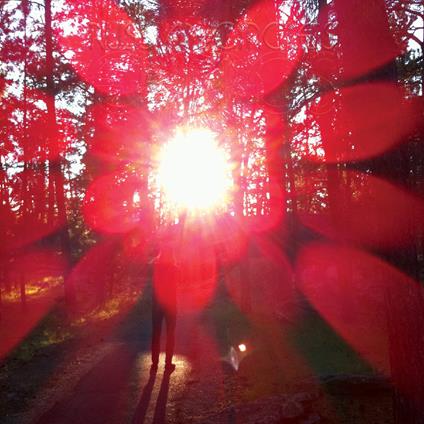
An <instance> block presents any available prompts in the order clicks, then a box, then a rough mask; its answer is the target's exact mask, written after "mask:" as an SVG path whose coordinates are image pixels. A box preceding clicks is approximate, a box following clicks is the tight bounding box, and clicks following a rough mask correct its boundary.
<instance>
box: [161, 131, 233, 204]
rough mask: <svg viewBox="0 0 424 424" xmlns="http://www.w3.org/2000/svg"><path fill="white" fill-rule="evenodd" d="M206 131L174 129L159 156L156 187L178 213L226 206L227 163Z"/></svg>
mask: <svg viewBox="0 0 424 424" xmlns="http://www.w3.org/2000/svg"><path fill="white" fill-rule="evenodd" d="M216 137H217V136H216V134H215V133H214V132H212V131H211V130H209V129H206V128H190V129H187V128H184V129H178V130H177V131H176V133H175V136H174V137H173V138H172V139H171V140H170V141H169V142H168V143H167V144H166V145H165V146H164V147H163V149H162V150H161V152H160V155H159V170H158V177H159V184H160V186H161V189H162V191H163V193H164V195H165V196H166V201H167V202H168V203H170V204H172V205H173V206H174V207H176V208H178V209H185V210H188V211H211V210H213V209H216V208H219V207H222V206H224V205H225V204H226V203H227V202H228V197H229V193H230V189H231V186H232V179H231V169H230V162H229V160H228V155H227V153H226V151H225V150H224V149H223V148H222V147H220V146H219V145H218V142H217V140H216Z"/></svg>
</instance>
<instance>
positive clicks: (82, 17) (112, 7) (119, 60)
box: [57, 0, 147, 95]
mask: <svg viewBox="0 0 424 424" xmlns="http://www.w3.org/2000/svg"><path fill="white" fill-rule="evenodd" d="M58 18H59V20H60V25H59V28H58V29H57V37H58V40H59V43H60V46H61V48H62V51H63V53H64V55H65V56H66V57H68V58H69V59H70V61H71V63H72V65H73V66H74V67H75V69H76V71H77V72H78V74H79V75H80V76H81V77H82V79H84V80H85V81H86V82H87V83H89V84H91V85H93V86H94V87H95V88H96V89H97V90H99V91H101V92H102V93H105V94H112V95H128V94H136V93H144V91H145V83H146V75H145V60H146V56H147V53H146V47H145V45H144V41H143V36H142V34H140V33H139V32H138V31H137V29H136V25H135V24H134V23H133V22H132V21H131V19H130V18H129V17H128V15H127V14H126V13H125V11H124V10H123V9H121V8H120V7H119V6H117V4H116V2H114V1H112V0H105V1H102V2H94V3H92V2H90V3H88V4H85V3H81V2H79V1H77V0H68V2H67V5H66V8H64V9H63V11H62V12H61V13H60V14H59V17H58Z"/></svg>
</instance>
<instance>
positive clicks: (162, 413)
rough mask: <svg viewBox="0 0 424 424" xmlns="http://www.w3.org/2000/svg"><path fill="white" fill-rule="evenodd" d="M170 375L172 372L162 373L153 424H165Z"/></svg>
mask: <svg viewBox="0 0 424 424" xmlns="http://www.w3.org/2000/svg"><path fill="white" fill-rule="evenodd" d="M171 373H172V371H167V370H165V372H164V373H163V378H162V383H161V385H160V389H159V394H158V398H157V401H156V407H155V414H154V416H153V424H164V423H166V404H167V402H168V392H169V380H170V378H171Z"/></svg>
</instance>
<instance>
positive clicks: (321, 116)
mask: <svg viewBox="0 0 424 424" xmlns="http://www.w3.org/2000/svg"><path fill="white" fill-rule="evenodd" d="M417 112H418V108H416V107H415V105H414V104H412V103H411V102H410V101H408V100H405V93H404V90H402V89H401V88H400V87H399V86H396V85H394V84H387V83H378V84H377V83H375V84H360V85H355V86H353V87H348V88H343V89H341V90H340V91H339V92H337V93H336V92H333V91H332V92H330V93H328V94H325V95H323V97H322V98H321V99H320V100H319V101H318V102H316V103H315V104H313V105H312V107H311V109H310V115H309V116H308V117H307V119H306V120H305V121H304V126H305V128H304V130H305V136H306V137H307V139H309V137H312V136H313V134H312V131H311V127H317V128H318V132H319V134H320V137H319V138H321V141H320V143H319V146H317V147H316V148H311V149H304V146H303V145H302V146H301V148H299V149H298V151H299V153H300V154H302V155H306V156H308V157H309V158H310V159H312V160H316V161H320V162H329V163H335V162H347V161H354V160H361V159H367V158H371V157H374V156H376V155H379V154H381V153H383V152H385V151H387V150H389V149H390V148H392V147H393V146H395V145H396V144H397V143H400V142H402V141H404V139H405V136H407V135H408V134H410V133H411V132H412V130H414V129H415V127H416V124H417V122H418V113H417ZM299 130H303V129H302V128H299ZM320 150H321V152H320Z"/></svg>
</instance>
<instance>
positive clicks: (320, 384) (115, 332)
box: [0, 288, 392, 424]
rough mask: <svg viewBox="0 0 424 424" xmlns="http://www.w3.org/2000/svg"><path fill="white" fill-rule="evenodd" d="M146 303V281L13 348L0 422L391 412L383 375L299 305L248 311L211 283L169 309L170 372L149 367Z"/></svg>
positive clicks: (275, 418) (367, 418)
mask: <svg viewBox="0 0 424 424" xmlns="http://www.w3.org/2000/svg"><path fill="white" fill-rule="evenodd" d="M150 306H151V304H150V295H149V288H146V290H145V291H144V293H143V295H142V296H141V297H140V300H139V301H138V302H137V304H135V305H134V306H133V308H131V309H130V310H129V311H127V312H126V313H125V314H118V315H117V316H115V317H114V318H113V319H108V320H103V321H101V322H97V323H95V324H92V325H91V326H88V327H87V328H85V329H84V331H81V332H80V333H78V334H77V335H74V336H73V337H69V338H68V339H64V340H63V341H62V342H60V343H55V344H52V345H46V346H44V347H43V348H40V349H34V351H33V352H32V354H28V347H27V348H26V349H27V350H26V351H25V352H24V353H23V352H22V347H21V348H18V349H16V350H15V351H14V353H13V354H11V355H10V356H9V357H8V358H7V359H6V360H5V361H3V364H2V368H1V372H0V385H1V386H0V388H1V392H2V393H3V394H2V396H4V399H3V400H2V401H1V403H0V408H1V409H0V413H1V414H2V418H1V422H2V423H5V424H12V423H19V424H21V423H24V424H25V423H40V424H45V423H46V424H49V423H58V424H59V423H60V424H66V423H73V424H75V423H90V424H96V423H99V424H100V423H102V424H104V423H143V422H146V423H152V422H154V423H163V422H167V423H243V424H244V423H281V422H287V423H390V422H392V419H391V390H390V386H389V385H388V383H387V381H386V379H385V378H383V377H381V376H379V375H378V374H376V373H375V372H374V371H373V370H372V369H370V368H369V367H368V366H367V365H366V364H365V363H364V362H363V361H361V360H360V358H359V357H358V356H357V355H356V354H355V353H354V352H353V351H352V350H351V349H350V348H349V347H348V346H346V344H344V343H343V341H342V340H340V339H339V338H338V336H337V335H336V334H335V333H333V332H332V330H331V328H329V327H328V326H327V325H325V323H324V322H323V321H322V320H321V319H320V317H319V316H318V315H317V314H316V313H315V312H314V311H313V310H312V309H310V308H308V307H307V306H304V305H303V306H302V307H301V308H300V309H301V312H300V313H299V314H297V318H296V320H295V322H291V321H288V320H287V321H285V320H284V319H283V320H270V319H269V317H263V316H253V317H252V316H249V319H247V318H246V315H245V314H242V313H241V312H240V311H239V309H238V308H237V307H236V306H234V304H232V302H231V301H230V300H229V299H228V297H227V296H226V294H225V293H220V294H219V295H217V297H216V299H215V300H214V301H213V302H211V304H210V305H209V306H208V308H206V310H204V311H202V313H191V314H182V315H181V316H179V320H178V327H177V346H176V356H175V361H174V362H175V363H176V370H175V371H174V372H173V373H171V374H169V373H166V372H164V369H163V365H161V366H160V367H159V369H158V371H157V373H152V372H151V370H150V356H149V340H150ZM59 310H60V308H59ZM50 315H53V316H56V318H55V319H58V318H57V315H60V312H58V310H57V309H56V310H55V311H52V312H51V314H50ZM51 319H52V318H49V317H47V318H46V320H45V321H44V322H42V323H41V324H40V326H39V328H38V329H35V330H34V331H33V333H32V334H31V335H30V336H29V337H28V338H27V341H26V342H25V343H27V344H28V343H31V340H32V343H36V341H37V340H38V339H37V337H40V334H41V332H42V329H43V328H44V330H45V328H46V327H49V325H51V323H50V322H49V320H51ZM44 330H43V331H44ZM44 332H45V331H44ZM241 342H244V343H245V344H246V346H247V351H246V352H245V353H242V352H240V351H239V349H238V348H237V346H238V344H239V343H241ZM25 343H24V345H25ZM231 348H232V349H231ZM19 349H21V351H20V350H19ZM161 359H162V362H163V357H162V358H161Z"/></svg>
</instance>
